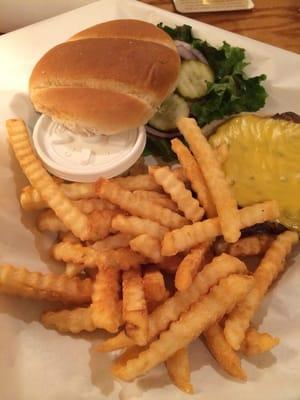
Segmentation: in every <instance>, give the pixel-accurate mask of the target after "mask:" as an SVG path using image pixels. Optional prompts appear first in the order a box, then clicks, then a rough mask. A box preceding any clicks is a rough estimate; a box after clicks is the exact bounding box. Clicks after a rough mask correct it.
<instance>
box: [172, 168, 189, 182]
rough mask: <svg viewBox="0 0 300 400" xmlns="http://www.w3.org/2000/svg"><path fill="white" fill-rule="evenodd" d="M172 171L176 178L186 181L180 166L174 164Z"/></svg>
mask: <svg viewBox="0 0 300 400" xmlns="http://www.w3.org/2000/svg"><path fill="white" fill-rule="evenodd" d="M172 172H173V174H174V175H175V176H176V178H177V179H179V180H181V181H182V182H184V183H187V182H188V178H187V176H186V174H185V172H184V169H183V168H182V166H179V167H177V166H175V168H172Z"/></svg>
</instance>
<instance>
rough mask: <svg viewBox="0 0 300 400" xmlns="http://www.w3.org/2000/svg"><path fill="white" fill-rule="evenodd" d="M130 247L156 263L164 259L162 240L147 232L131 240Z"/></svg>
mask: <svg viewBox="0 0 300 400" xmlns="http://www.w3.org/2000/svg"><path fill="white" fill-rule="evenodd" d="M129 245H130V248H131V250H133V251H136V252H137V253H139V254H142V255H143V256H144V257H147V258H148V259H149V260H151V261H152V262H154V263H159V262H160V261H162V256H161V251H160V250H161V249H160V248H161V246H160V240H159V239H156V238H154V237H152V236H150V235H147V234H146V233H144V234H142V235H139V236H137V237H135V238H134V239H132V240H130V242H129Z"/></svg>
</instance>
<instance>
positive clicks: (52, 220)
mask: <svg viewBox="0 0 300 400" xmlns="http://www.w3.org/2000/svg"><path fill="white" fill-rule="evenodd" d="M37 228H38V229H39V230H40V231H41V232H45V231H48V232H64V233H66V232H69V229H68V228H67V227H66V226H65V225H64V223H63V222H62V221H61V220H60V219H59V218H58V217H57V216H56V215H55V212H54V211H53V210H51V209H47V210H44V211H42V212H41V213H40V215H39V216H38V218H37Z"/></svg>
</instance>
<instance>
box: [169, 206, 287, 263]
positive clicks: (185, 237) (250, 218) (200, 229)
mask: <svg viewBox="0 0 300 400" xmlns="http://www.w3.org/2000/svg"><path fill="white" fill-rule="evenodd" d="M278 216H279V209H278V205H277V203H276V202H275V201H266V202H264V203H258V204H254V205H253V206H248V207H245V208H242V209H241V210H239V220H240V227H241V229H242V228H246V227H248V226H251V225H254V224H258V223H261V222H265V221H271V220H274V219H276V218H277V217H278ZM221 234H222V230H221V225H220V221H219V218H218V217H217V218H211V219H206V220H205V221H200V222H195V223H194V224H192V225H186V226H184V227H182V228H180V229H175V230H173V231H171V232H168V233H166V234H165V236H164V239H163V241H162V250H161V253H162V255H163V256H173V255H175V254H177V253H179V252H182V251H186V250H189V249H191V248H192V247H195V246H197V245H198V244H199V243H203V242H206V241H209V240H213V239H215V238H216V237H217V236H220V235H221Z"/></svg>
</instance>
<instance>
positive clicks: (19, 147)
mask: <svg viewBox="0 0 300 400" xmlns="http://www.w3.org/2000/svg"><path fill="white" fill-rule="evenodd" d="M6 128H7V132H8V137H9V142H10V144H11V146H12V148H13V151H14V153H15V156H16V158H17V160H18V161H19V163H20V166H21V167H22V169H23V172H24V173H25V175H26V177H27V178H28V180H29V181H30V183H31V184H32V186H33V187H34V188H35V189H37V190H38V191H39V193H40V194H41V197H42V198H43V199H44V200H45V202H46V203H47V204H48V205H49V207H50V208H52V210H53V211H54V212H55V214H56V215H57V216H58V217H59V218H60V220H61V221H62V222H63V224H64V225H65V226H66V227H67V228H68V229H69V230H70V231H71V232H72V233H74V235H75V236H77V237H79V238H80V239H81V240H87V239H97V228H98V226H97V224H96V225H95V226H94V224H93V219H91V220H89V219H88V218H87V216H86V215H85V214H84V213H83V212H81V211H80V210H79V209H78V207H76V206H74V204H73V203H72V202H71V200H70V199H69V198H68V197H67V196H66V195H65V194H64V192H63V191H62V190H61V188H60V185H58V184H57V183H56V182H55V180H54V179H53V178H52V177H51V175H50V174H49V173H48V172H47V171H46V169H45V168H44V167H43V165H42V163H41V161H40V160H39V159H38V158H37V156H36V155H35V154H34V152H33V149H32V147H31V143H30V141H29V137H28V131H27V128H26V126H25V123H24V121H22V120H15V119H10V120H7V121H6Z"/></svg>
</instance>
